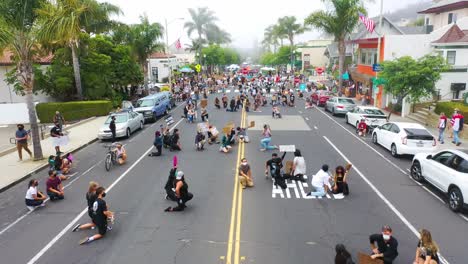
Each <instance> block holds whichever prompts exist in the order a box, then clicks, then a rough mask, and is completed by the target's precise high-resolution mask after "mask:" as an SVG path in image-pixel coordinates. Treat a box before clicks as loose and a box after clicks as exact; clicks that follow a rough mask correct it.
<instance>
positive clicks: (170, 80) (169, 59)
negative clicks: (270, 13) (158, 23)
mask: <svg viewBox="0 0 468 264" xmlns="http://www.w3.org/2000/svg"><path fill="white" fill-rule="evenodd" d="M183 19H184V18H176V19H174V20H172V21H171V22H169V23H167V18H165V19H164V22H165V26H166V27H165V31H166V48H165V50H166V52H165V53H166V57H167V63H168V66H169V76H168V80H169V89H170V90H171V91H172V62H171V58H169V33H168V25H169V24H171V23H172V22H174V21H176V20H183Z"/></svg>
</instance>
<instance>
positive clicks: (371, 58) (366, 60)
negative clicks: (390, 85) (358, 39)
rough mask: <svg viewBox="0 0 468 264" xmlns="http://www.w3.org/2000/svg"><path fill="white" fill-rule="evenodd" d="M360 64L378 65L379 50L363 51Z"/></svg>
mask: <svg viewBox="0 0 468 264" xmlns="http://www.w3.org/2000/svg"><path fill="white" fill-rule="evenodd" d="M359 62H360V64H362V65H372V64H374V63H377V49H361V59H360V61H359Z"/></svg>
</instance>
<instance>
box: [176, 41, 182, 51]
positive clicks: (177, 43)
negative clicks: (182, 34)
mask: <svg viewBox="0 0 468 264" xmlns="http://www.w3.org/2000/svg"><path fill="white" fill-rule="evenodd" d="M175 48H176V49H178V50H180V49H181V48H182V44H181V43H180V39H177V41H176V43H175Z"/></svg>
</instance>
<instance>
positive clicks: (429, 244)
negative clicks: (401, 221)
mask: <svg viewBox="0 0 468 264" xmlns="http://www.w3.org/2000/svg"><path fill="white" fill-rule="evenodd" d="M419 235H420V238H421V239H420V240H419V242H418V247H417V248H416V256H415V259H414V262H413V263H414V264H439V263H440V260H439V255H438V254H437V252H438V251H439V247H438V246H437V244H436V243H435V242H434V240H432V235H431V232H429V231H428V230H426V229H421V230H420V231H419Z"/></svg>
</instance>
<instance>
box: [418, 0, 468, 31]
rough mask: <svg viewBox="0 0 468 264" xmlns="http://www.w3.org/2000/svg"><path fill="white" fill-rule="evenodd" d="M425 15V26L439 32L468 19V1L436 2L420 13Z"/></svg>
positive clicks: (445, 0)
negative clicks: (443, 28)
mask: <svg viewBox="0 0 468 264" xmlns="http://www.w3.org/2000/svg"><path fill="white" fill-rule="evenodd" d="M418 13H419V14H424V24H425V25H427V26H431V27H433V29H434V30H438V29H440V28H442V27H444V26H446V25H450V24H452V23H456V22H457V21H458V20H459V19H461V18H463V17H468V1H460V0H436V1H434V3H433V4H432V5H431V6H430V7H429V8H427V9H425V10H422V11H420V12H418Z"/></svg>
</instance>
